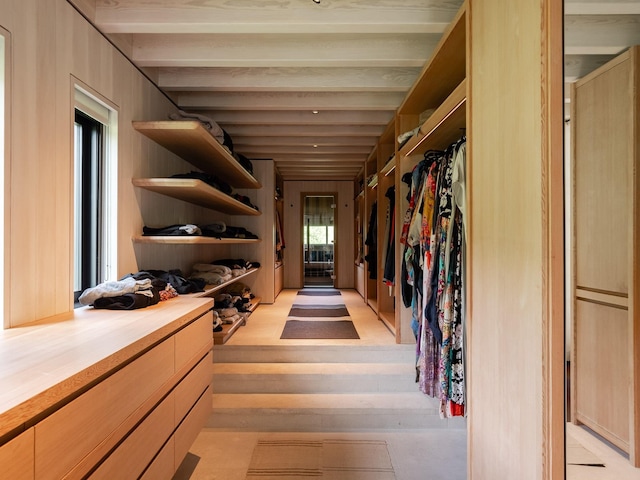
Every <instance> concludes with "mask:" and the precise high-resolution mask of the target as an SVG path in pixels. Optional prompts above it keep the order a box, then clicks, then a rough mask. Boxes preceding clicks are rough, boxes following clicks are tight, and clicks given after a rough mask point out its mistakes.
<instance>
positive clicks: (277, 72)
mask: <svg viewBox="0 0 640 480" xmlns="http://www.w3.org/2000/svg"><path fill="white" fill-rule="evenodd" d="M419 73H420V69H419V68H391V67H390V68H360V67H337V68H315V67H314V68H304V69H302V68H269V67H258V68H247V67H242V68H194V67H187V68H160V69H158V83H159V86H160V87H161V88H162V89H164V90H168V91H172V90H185V91H188V90H191V91H198V90H218V91H263V92H268V91H301V92H302V91H314V90H320V91H359V92H370V91H386V92H407V91H408V90H409V88H411V85H413V83H414V81H415V79H416V78H417V76H418V74H419Z"/></svg>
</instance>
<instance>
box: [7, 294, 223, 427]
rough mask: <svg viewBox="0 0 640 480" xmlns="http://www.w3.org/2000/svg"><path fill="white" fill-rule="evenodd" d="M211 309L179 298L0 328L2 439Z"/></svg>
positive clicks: (206, 301)
mask: <svg viewBox="0 0 640 480" xmlns="http://www.w3.org/2000/svg"><path fill="white" fill-rule="evenodd" d="M212 307H213V300H212V299H210V298H209V299H207V298H194V297H184V296H179V297H176V298H172V299H170V300H167V301H164V302H160V303H159V304H157V305H154V306H151V307H147V308H142V309H138V310H131V311H115V310H96V309H93V308H91V307H85V308H80V309H76V310H75V311H74V312H72V313H71V314H70V316H69V318H67V319H60V320H52V321H48V322H44V321H43V322H38V323H34V324H30V325H27V326H22V327H15V328H11V329H6V330H2V331H0V438H2V437H3V436H5V435H7V434H9V433H11V432H14V433H15V431H16V430H18V431H19V430H20V429H22V428H23V427H29V426H31V422H32V421H33V420H34V419H35V418H37V417H38V416H39V415H41V414H42V412H45V411H46V410H48V409H51V408H52V407H54V406H56V405H57V404H59V403H60V402H63V401H64V400H65V399H67V398H69V397H70V396H73V395H74V394H76V392H78V391H82V390H83V389H85V388H86V387H88V386H90V385H91V384H92V383H94V382H95V381H96V380H98V379H100V378H101V377H102V376H104V375H105V374H107V373H109V372H110V371H111V370H113V369H117V368H118V367H119V366H120V365H121V364H122V363H123V362H126V361H127V360H129V359H130V358H132V357H135V356H136V355H138V354H140V353H141V352H143V351H144V350H145V349H147V348H149V347H150V346H152V345H154V344H156V343H158V342H159V341H160V340H162V339H163V338H165V337H167V336H169V335H171V334H172V333H173V332H175V331H177V330H179V329H180V327H182V326H183V325H185V324H186V323H188V322H189V320H191V319H193V318H196V317H198V316H200V315H202V314H204V313H205V312H206V311H207V310H209V309H211V308H212Z"/></svg>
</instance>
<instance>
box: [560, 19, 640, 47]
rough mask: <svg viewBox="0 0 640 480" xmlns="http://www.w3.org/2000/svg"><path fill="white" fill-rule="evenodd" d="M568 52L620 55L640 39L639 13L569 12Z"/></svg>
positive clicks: (565, 20) (639, 41)
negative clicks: (596, 14) (578, 13)
mask: <svg viewBox="0 0 640 480" xmlns="http://www.w3.org/2000/svg"><path fill="white" fill-rule="evenodd" d="M564 29H565V54H568V55H576V54H580V55H617V54H618V53H620V52H622V51H624V50H626V49H627V48H628V47H629V45H637V44H639V43H640V15H626V16H620V15H598V16H592V15H566V16H565V18H564Z"/></svg>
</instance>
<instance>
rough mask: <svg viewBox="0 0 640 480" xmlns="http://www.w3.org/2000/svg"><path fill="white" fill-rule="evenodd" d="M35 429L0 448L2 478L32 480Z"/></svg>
mask: <svg viewBox="0 0 640 480" xmlns="http://www.w3.org/2000/svg"><path fill="white" fill-rule="evenodd" d="M33 436H34V435H33V428H31V429H29V430H27V431H26V432H24V433H21V434H20V435H19V436H17V437H16V438H14V439H13V440H11V441H10V442H8V443H5V444H4V445H2V447H0V472H2V474H1V475H2V478H10V479H11V480H31V479H33V478H34V476H33V461H34V460H33V443H34V442H33Z"/></svg>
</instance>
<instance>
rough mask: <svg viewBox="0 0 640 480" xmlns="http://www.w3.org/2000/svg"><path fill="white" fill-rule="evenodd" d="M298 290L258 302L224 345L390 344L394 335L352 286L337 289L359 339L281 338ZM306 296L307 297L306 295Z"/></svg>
mask: <svg viewBox="0 0 640 480" xmlns="http://www.w3.org/2000/svg"><path fill="white" fill-rule="evenodd" d="M297 293H298V290H283V291H282V292H281V293H280V295H278V298H276V301H275V303H273V304H270V305H267V304H261V305H259V306H258V308H257V309H256V311H255V312H254V313H253V314H252V315H251V316H250V317H249V320H247V324H246V325H245V326H243V327H240V328H239V329H238V330H237V331H236V333H235V334H234V335H233V337H231V338H230V339H229V340H228V341H227V345H393V344H395V343H396V341H395V336H394V335H393V334H392V333H391V332H390V331H389V330H388V329H387V328H386V327H385V325H384V324H383V323H382V322H381V321H380V320H378V319H377V317H376V315H375V314H374V312H373V311H372V310H371V308H370V307H369V306H368V305H367V304H366V303H365V302H364V300H363V299H362V297H361V296H360V294H359V293H358V292H356V291H355V290H341V293H342V300H343V301H344V304H345V305H346V307H347V310H349V314H350V315H351V320H352V321H353V323H354V325H355V327H356V330H357V331H358V335H360V339H359V340H281V339H280V334H281V333H282V329H283V328H284V324H285V322H286V320H287V315H288V314H289V310H290V309H291V305H293V303H294V302H295V301H296V296H297ZM306 298H309V297H306Z"/></svg>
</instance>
